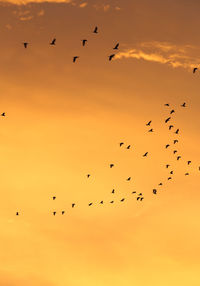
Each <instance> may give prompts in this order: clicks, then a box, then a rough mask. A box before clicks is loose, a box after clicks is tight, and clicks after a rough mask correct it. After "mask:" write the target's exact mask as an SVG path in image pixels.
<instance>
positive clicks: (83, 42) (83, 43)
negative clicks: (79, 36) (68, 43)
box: [82, 39, 87, 47]
mask: <svg viewBox="0 0 200 286" xmlns="http://www.w3.org/2000/svg"><path fill="white" fill-rule="evenodd" d="M86 42H87V40H86V39H84V40H82V45H83V47H84V46H85V44H86Z"/></svg>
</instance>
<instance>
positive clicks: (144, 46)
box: [115, 42, 200, 69]
mask: <svg viewBox="0 0 200 286" xmlns="http://www.w3.org/2000/svg"><path fill="white" fill-rule="evenodd" d="M199 54H200V48H198V47H194V46H191V45H182V46H181V45H176V44H173V43H168V42H143V43H140V44H139V45H137V46H136V47H135V48H129V49H126V50H124V51H122V52H119V53H118V54H117V55H116V57H115V59H118V60H120V59H123V58H125V59H128V58H132V59H137V60H144V61H149V62H157V63H160V64H167V65H170V66H172V67H174V68H177V67H182V68H185V69H193V68H194V67H195V66H197V65H198V63H200V57H199V56H198V55H199Z"/></svg>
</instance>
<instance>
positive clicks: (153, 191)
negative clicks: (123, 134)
mask: <svg viewBox="0 0 200 286" xmlns="http://www.w3.org/2000/svg"><path fill="white" fill-rule="evenodd" d="M165 106H167V107H169V106H170V105H169V104H168V103H166V104H165ZM181 107H183V108H185V107H186V103H185V102H184V103H183V104H182V105H181ZM174 113H175V110H174V109H172V110H171V111H170V116H169V117H168V118H166V119H165V121H164V122H165V124H169V126H168V129H169V130H171V129H172V128H174V126H173V125H172V124H170V123H169V122H170V121H171V119H172V114H174ZM1 116H3V117H5V116H6V113H5V112H3V113H1ZM146 126H147V127H149V128H150V129H149V130H148V132H154V129H153V128H151V126H152V120H150V121H148V122H147V123H146ZM174 134H176V135H178V134H179V129H176V130H175V131H174ZM178 142H179V140H178V139H177V138H175V139H174V140H173V146H174V145H176V144H177V143H178ZM124 145H125V143H124V142H120V143H119V147H120V148H121V147H122V146H124ZM169 147H170V144H166V145H165V148H166V149H168V148H169ZM125 148H126V149H128V150H129V149H131V145H127V146H126V147H125ZM177 153H178V150H176V149H175V150H173V154H174V155H175V154H177ZM148 154H149V152H145V153H144V154H143V155H142V156H143V157H147V156H148ZM181 158H182V157H181V155H177V157H176V159H177V160H178V161H179V160H180V159H181ZM186 163H187V165H188V166H190V165H191V164H192V161H191V160H188V161H187V162H186ZM109 167H110V169H112V168H114V167H115V164H114V163H110V165H109ZM165 167H166V168H167V169H169V168H170V167H171V166H170V164H166V165H165ZM198 170H199V171H200V166H199V167H198ZM173 174H174V170H170V171H169V177H168V178H167V180H168V181H169V180H172V179H173V177H172V175H173ZM185 176H189V172H186V173H185ZM86 177H87V179H89V178H90V177H91V174H87V175H86ZM126 181H131V177H128V178H127V179H126ZM162 185H163V182H160V183H158V186H159V187H160V186H162ZM157 192H158V190H157V188H154V189H153V190H152V193H153V194H154V195H156V194H157ZM111 193H112V194H115V189H113V190H112V192H111ZM132 194H136V200H137V201H143V200H144V196H143V194H142V193H138V194H137V192H136V191H133V192H132ZM52 200H53V201H55V200H56V196H53V197H52ZM125 200H126V198H124V197H123V198H121V200H120V202H121V203H122V202H124V201H125ZM104 203H105V202H104V201H103V200H101V201H100V202H99V204H101V205H103V204H104ZM109 203H110V204H113V203H115V201H114V200H111V201H110V202H109ZM92 205H93V202H89V203H88V206H89V207H91V206H92ZM71 207H72V208H74V207H76V203H72V204H71ZM19 214H20V213H19V211H17V212H16V216H19ZM52 214H53V215H54V216H55V215H56V214H57V211H53V212H52ZM61 214H62V215H64V214H65V210H62V211H61Z"/></svg>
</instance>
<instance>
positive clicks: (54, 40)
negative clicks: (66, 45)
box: [50, 38, 56, 46]
mask: <svg viewBox="0 0 200 286" xmlns="http://www.w3.org/2000/svg"><path fill="white" fill-rule="evenodd" d="M55 44H56V39H55V38H54V39H53V40H52V41H51V43H50V45H51V46H55Z"/></svg>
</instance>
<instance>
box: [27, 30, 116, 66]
mask: <svg viewBox="0 0 200 286" xmlns="http://www.w3.org/2000/svg"><path fill="white" fill-rule="evenodd" d="M98 32H99V30H98V27H97V26H96V27H95V28H94V30H93V31H92V33H93V34H98ZM81 42H82V46H83V47H85V46H86V43H87V42H88V40H87V39H83V40H81ZM29 44H30V43H28V42H24V43H23V45H24V48H25V49H27V48H28V45H29ZM49 45H50V46H55V45H56V38H53V39H52V41H51V42H50V43H49ZM118 49H119V43H116V45H115V46H114V48H113V50H115V51H116V50H118ZM114 57H115V54H111V55H109V56H108V59H109V61H111V60H112V59H113V58H114ZM78 58H80V56H74V57H73V63H75V62H76V61H77V59H78Z"/></svg>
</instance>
